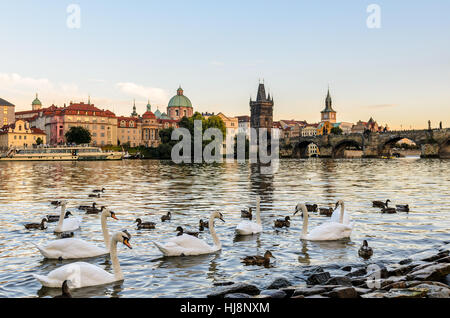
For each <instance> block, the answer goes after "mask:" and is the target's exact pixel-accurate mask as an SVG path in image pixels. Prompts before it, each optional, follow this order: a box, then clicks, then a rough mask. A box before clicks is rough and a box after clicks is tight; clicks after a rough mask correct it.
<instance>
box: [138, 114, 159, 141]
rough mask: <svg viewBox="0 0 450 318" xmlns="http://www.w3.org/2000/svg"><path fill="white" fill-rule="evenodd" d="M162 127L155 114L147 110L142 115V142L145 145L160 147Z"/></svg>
mask: <svg viewBox="0 0 450 318" xmlns="http://www.w3.org/2000/svg"><path fill="white" fill-rule="evenodd" d="M160 129H161V127H160V123H159V120H158V118H156V116H155V114H153V113H152V112H151V111H146V112H145V113H144V114H143V115H142V144H143V145H144V146H145V147H158V145H159V143H160V139H159V130H160Z"/></svg>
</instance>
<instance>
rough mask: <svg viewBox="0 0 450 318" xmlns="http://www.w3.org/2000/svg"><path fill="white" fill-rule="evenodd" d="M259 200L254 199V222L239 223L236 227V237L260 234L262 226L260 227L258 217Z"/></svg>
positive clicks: (259, 216) (259, 217)
mask: <svg viewBox="0 0 450 318" xmlns="http://www.w3.org/2000/svg"><path fill="white" fill-rule="evenodd" d="M259 204H260V198H259V197H258V198H257V199H256V222H253V221H247V220H245V221H241V223H239V224H238V225H237V226H236V233H237V234H238V235H252V234H256V233H261V232H262V225H261V215H260V206H259Z"/></svg>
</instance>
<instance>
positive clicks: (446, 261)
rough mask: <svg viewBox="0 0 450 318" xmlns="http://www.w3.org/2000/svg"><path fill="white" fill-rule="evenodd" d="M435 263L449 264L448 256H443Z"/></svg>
mask: <svg viewBox="0 0 450 318" xmlns="http://www.w3.org/2000/svg"><path fill="white" fill-rule="evenodd" d="M436 263H450V256H445V257H443V258H440V259H438V260H436Z"/></svg>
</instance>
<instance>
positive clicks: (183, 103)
mask: <svg viewBox="0 0 450 318" xmlns="http://www.w3.org/2000/svg"><path fill="white" fill-rule="evenodd" d="M193 115H194V108H193V107H192V103H191V101H190V100H189V98H187V97H186V96H184V95H183V89H182V88H181V86H180V87H179V88H178V90H177V94H176V95H175V96H174V97H172V98H171V99H170V101H169V105H168V106H167V116H168V117H169V118H170V119H176V120H178V119H181V118H183V117H188V118H189V117H192V116H193Z"/></svg>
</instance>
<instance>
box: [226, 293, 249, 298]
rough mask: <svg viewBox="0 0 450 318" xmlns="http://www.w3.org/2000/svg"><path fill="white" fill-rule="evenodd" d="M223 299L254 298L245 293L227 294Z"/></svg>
mask: <svg viewBox="0 0 450 318" xmlns="http://www.w3.org/2000/svg"><path fill="white" fill-rule="evenodd" d="M223 298H252V296H250V295H248V294H244V293H234V294H226V295H225V296H224V297H223Z"/></svg>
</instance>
